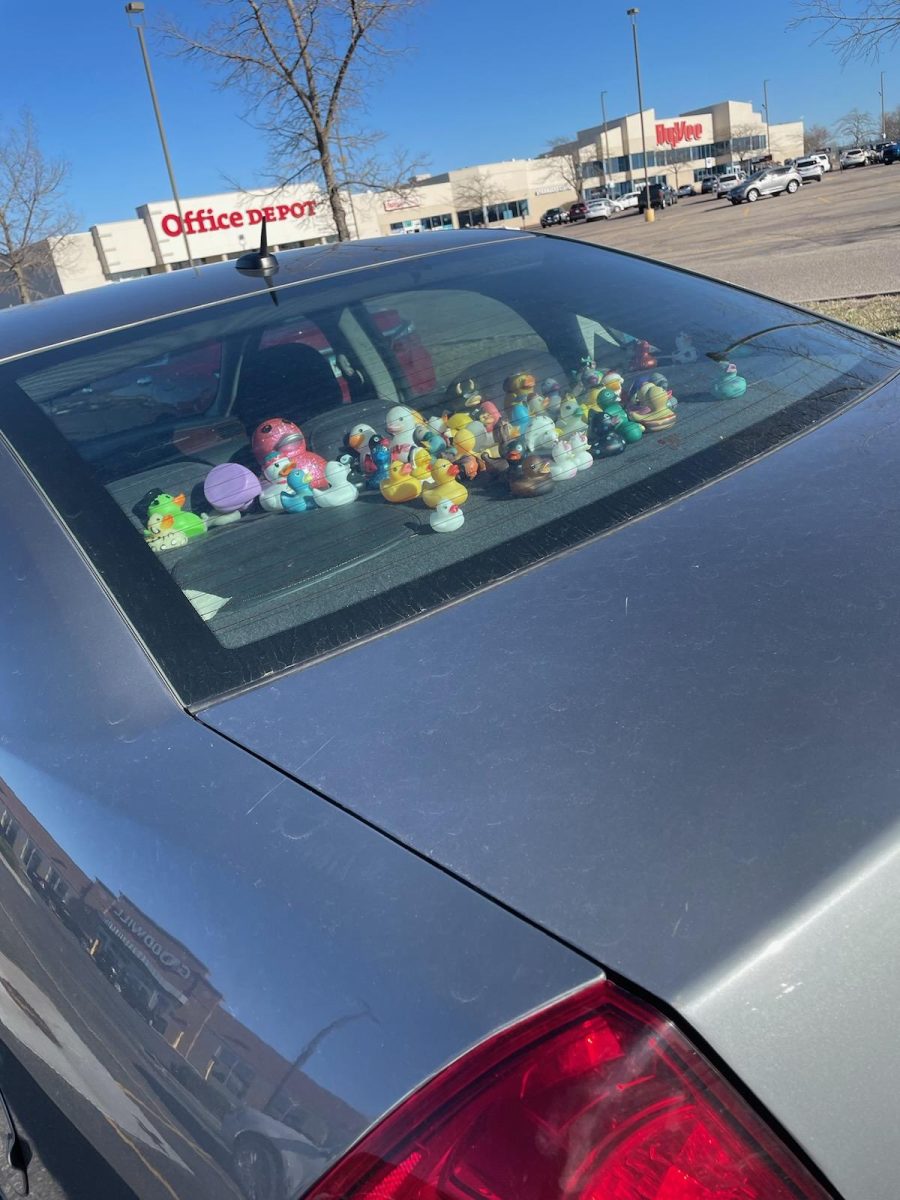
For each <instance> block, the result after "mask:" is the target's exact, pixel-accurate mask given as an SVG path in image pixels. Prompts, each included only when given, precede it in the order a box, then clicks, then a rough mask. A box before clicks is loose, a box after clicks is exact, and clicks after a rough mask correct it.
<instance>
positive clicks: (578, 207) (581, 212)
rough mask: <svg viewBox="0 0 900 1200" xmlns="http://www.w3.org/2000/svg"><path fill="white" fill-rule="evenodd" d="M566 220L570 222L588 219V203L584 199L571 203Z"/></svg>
mask: <svg viewBox="0 0 900 1200" xmlns="http://www.w3.org/2000/svg"><path fill="white" fill-rule="evenodd" d="M566 220H567V221H568V222H570V223H572V222H575V221H586V220H587V205H586V204H585V202H584V201H583V200H576V201H575V203H574V204H570V205H569V211H568V212H567V214H566Z"/></svg>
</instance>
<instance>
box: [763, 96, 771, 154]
mask: <svg viewBox="0 0 900 1200" xmlns="http://www.w3.org/2000/svg"><path fill="white" fill-rule="evenodd" d="M763 108H764V109H765V110H766V154H768V156H769V157H770V158H771V157H772V138H771V135H770V133H769V81H768V79H764V80H763Z"/></svg>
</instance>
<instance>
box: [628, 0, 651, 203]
mask: <svg viewBox="0 0 900 1200" xmlns="http://www.w3.org/2000/svg"><path fill="white" fill-rule="evenodd" d="M640 11H641V10H640V9H639V8H629V9H628V10H627V12H626V16H629V17H631V33H632V36H633V37H634V70H635V74H636V75H637V92H638V108H639V109H640V110H641V150H642V152H643V155H644V187H645V189H646V191H645V193H644V194H645V196H646V207H645V209H644V220H645V221H655V220H656V213H654V211H653V205H652V204H651V203H650V171H649V168H648V166H647V133H646V130H645V129H644V93H643V89H642V88H641V56H640V54H639V53H638V35H637V21H636V20H635V18H636V17H637V15H638V13H639V12H640Z"/></svg>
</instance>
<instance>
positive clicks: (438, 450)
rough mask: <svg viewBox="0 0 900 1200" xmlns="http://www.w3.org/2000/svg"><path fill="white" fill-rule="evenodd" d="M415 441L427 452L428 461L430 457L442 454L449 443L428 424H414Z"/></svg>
mask: <svg viewBox="0 0 900 1200" xmlns="http://www.w3.org/2000/svg"><path fill="white" fill-rule="evenodd" d="M415 441H416V445H417V446H421V447H422V449H423V450H426V451H427V452H428V457H429V461H430V460H431V459H432V458H437V456H438V455H439V454H443V453H444V451H445V450H446V449H447V446H448V444H449V443H448V441H447V439H446V438H443V437H441V435H440V434H439V433H438V432H437V431H436V430H435V429H432V428H431V426H430V425H417V426H416V432H415ZM413 457H415V455H414V456H413Z"/></svg>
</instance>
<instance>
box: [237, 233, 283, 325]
mask: <svg viewBox="0 0 900 1200" xmlns="http://www.w3.org/2000/svg"><path fill="white" fill-rule="evenodd" d="M234 265H235V266H236V267H237V269H238V270H239V271H240V272H241V274H242V275H254V276H257V277H261V278H262V279H264V280H265V283H266V287H267V288H268V289H269V295H270V296H271V297H272V303H273V304H275V305H277V304H278V295H277V293H276V292H275V289H274V287H272V276H273V275H275V274H276V273H277V271H278V259H277V258H276V257H275V255H274V254H270V253H269V242H268V238H267V237H266V218H265V217H263V220H262V231H261V233H260V235H259V249H258V250H248V251H247V253H246V254H242V255H241V257H240V258H239V259H238V260H237V262H236V263H235V264H234Z"/></svg>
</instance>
